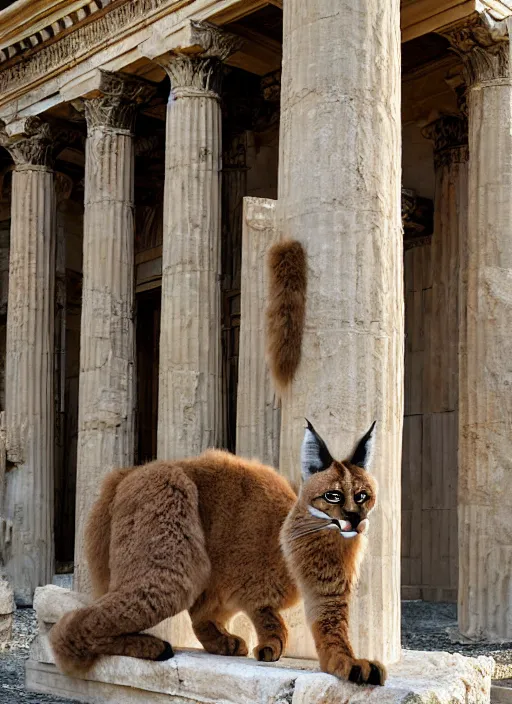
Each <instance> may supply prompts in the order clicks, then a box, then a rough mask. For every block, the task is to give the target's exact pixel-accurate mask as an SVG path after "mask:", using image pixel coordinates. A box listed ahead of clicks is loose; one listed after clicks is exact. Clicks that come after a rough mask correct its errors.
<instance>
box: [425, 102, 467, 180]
mask: <svg viewBox="0 0 512 704" xmlns="http://www.w3.org/2000/svg"><path fill="white" fill-rule="evenodd" d="M422 135H423V136H424V137H425V138H426V139H429V140H431V141H432V142H433V143H434V164H435V166H436V168H438V167H440V166H447V165H449V164H452V163H456V162H465V161H467V160H468V123H467V119H466V118H465V117H464V116H462V115H461V116H459V115H444V116H443V117H440V118H438V119H437V120H434V121H433V122H430V123H429V124H428V125H426V126H425V127H424V128H423V130H422Z"/></svg>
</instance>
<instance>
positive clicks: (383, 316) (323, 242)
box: [278, 0, 404, 663]
mask: <svg viewBox="0 0 512 704" xmlns="http://www.w3.org/2000/svg"><path fill="white" fill-rule="evenodd" d="M331 5H332V3H330V2H329V0H288V1H287V2H285V4H284V28H283V70H282V80H281V132H280V162H279V189H278V210H279V213H278V221H279V223H280V225H279V226H280V229H281V233H280V234H281V236H282V237H290V238H292V239H296V240H299V241H300V242H301V243H302V244H303V245H304V247H305V249H306V252H307V257H308V298H307V309H306V323H305V333H304V339H303V347H302V362H301V365H300V367H299V369H298V373H297V376H296V378H295V380H294V382H293V384H292V385H291V386H290V388H289V389H288V390H287V392H286V393H285V394H284V395H283V397H282V419H281V447H280V468H281V471H282V473H283V474H285V475H286V476H288V477H290V478H292V479H298V478H299V476H300V461H299V455H300V446H301V440H302V436H303V432H304V430H303V427H304V417H307V418H309V419H310V420H311V422H312V423H313V424H314V425H315V428H317V429H318V430H319V432H320V433H321V434H322V437H324V438H325V440H326V441H327V443H328V444H329V448H330V450H331V452H333V453H334V455H335V457H339V458H340V459H343V458H344V457H346V456H347V455H348V454H349V453H350V452H351V450H352V447H353V444H354V442H355V441H356V439H357V438H358V437H359V436H360V435H361V433H363V432H364V431H365V429H366V428H368V427H369V425H370V424H371V422H372V421H373V420H377V429H378V430H377V437H376V448H375V461H374V472H375V475H376V477H377V480H378V483H379V487H380V488H379V502H380V503H379V508H378V509H376V511H375V515H374V517H373V518H372V520H371V524H372V531H371V535H370V537H369V545H368V551H367V554H366V558H365V560H364V563H363V568H362V576H361V580H360V584H359V589H358V593H357V594H356V595H355V597H354V599H353V603H352V607H351V614H352V616H351V623H352V637H353V645H354V648H355V650H356V652H357V653H358V657H375V658H377V659H379V660H382V661H384V662H386V663H390V662H393V661H396V660H398V658H399V657H400V482H401V470H400V465H401V439H402V420H403V344H404V315H403V308H404V301H403V284H402V268H403V267H402V257H403V251H402V247H403V244H402V231H401V222H400V217H401V212H400V211H401V208H400V175H401V173H400V172H401V168H400V157H401V120H400V80H401V78H400V3H399V1H398V0H390V2H386V3H382V2H378V0H367V2H355V3H354V2H353V1H352V0H350V1H349V0H341V2H339V3H337V8H336V12H333V11H332V7H331ZM340 37H343V41H340ZM302 628H304V627H302Z"/></svg>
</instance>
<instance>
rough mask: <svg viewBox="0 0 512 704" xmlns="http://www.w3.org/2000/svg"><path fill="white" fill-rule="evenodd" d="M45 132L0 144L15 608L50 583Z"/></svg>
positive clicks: (50, 183) (24, 126)
mask: <svg viewBox="0 0 512 704" xmlns="http://www.w3.org/2000/svg"><path fill="white" fill-rule="evenodd" d="M52 142H53V138H52V134H51V130H50V127H49V126H48V124H47V123H46V122H43V121H42V120H40V119H39V118H29V119H26V120H23V121H20V122H19V123H17V124H15V125H12V126H11V127H7V128H6V129H5V131H4V132H3V133H2V135H1V143H2V145H3V146H5V147H6V148H7V149H8V150H9V151H10V153H11V156H12V158H13V160H14V163H15V169H14V172H13V176H12V179H13V180H12V207H11V237H10V260H9V299H8V301H9V302H8V310H7V350H6V379H5V386H6V389H5V396H6V399H5V432H6V449H7V461H8V463H10V464H8V469H9V471H7V473H6V477H5V482H6V484H5V498H4V506H3V516H4V519H5V520H6V521H7V524H8V526H9V532H10V535H9V537H8V538H7V540H6V544H5V546H4V551H5V554H4V565H5V567H4V569H5V573H6V576H7V577H8V579H9V580H10V581H11V583H12V585H13V587H14V593H15V598H16V601H17V603H18V604H21V605H30V604H31V603H32V598H33V596H34V590H35V588H36V587H37V586H41V585H44V584H47V583H48V582H51V581H52V577H53V568H54V540H53V486H54V484H53V482H54V477H53V469H54V468H53V461H54V401H53V398H54V397H53V394H54V377H53V363H54V358H53V351H54V336H53V331H54V278H55V212H56V210H55V187H54V174H53V171H52V154H53V143H52Z"/></svg>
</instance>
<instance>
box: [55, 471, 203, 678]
mask: <svg viewBox="0 0 512 704" xmlns="http://www.w3.org/2000/svg"><path fill="white" fill-rule="evenodd" d="M164 470H166V471H164ZM111 535H112V537H111V544H110V551H111V552H110V568H111V579H110V588H109V592H108V593H107V594H105V596H103V597H101V598H100V599H98V600H97V601H96V602H94V603H93V604H91V606H89V607H87V608H85V609H80V610H79V611H75V612H72V613H70V614H66V616H64V618H63V619H61V620H60V621H59V622H58V623H57V624H56V625H55V626H54V628H53V629H52V631H51V633H50V639H51V642H52V646H53V649H54V653H55V656H56V660H57V664H58V665H59V666H60V668H61V669H62V670H63V671H64V672H67V673H72V674H83V673H84V672H86V671H87V669H89V667H90V666H91V665H92V664H93V662H94V660H95V659H96V657H97V656H98V655H128V656H131V657H138V658H146V659H149V660H162V659H167V658H168V657H172V655H173V652H172V648H171V646H170V645H169V644H168V643H165V642H164V641H162V640H160V639H159V638H155V637H154V636H150V635H146V634H141V633H140V631H145V630H147V629H148V628H151V627H153V626H156V625H157V624H158V623H160V622H161V621H163V620H164V619H165V618H168V617H170V616H174V615H175V614H177V613H179V612H180V611H183V610H185V609H188V608H189V607H190V606H191V605H192V604H193V602H194V601H195V600H196V599H197V596H198V595H199V594H200V593H201V592H202V591H203V590H204V588H205V584H206V582H207V580H208V577H209V574H210V562H209V560H208V556H207V554H206V549H205V542H204V534H203V530H202V526H201V522H200V519H199V512H198V503H197V490H196V487H195V485H194V484H193V482H191V481H190V480H189V479H188V477H186V475H184V474H183V473H182V472H181V471H180V470H179V469H178V470H174V471H173V472H172V473H170V472H169V469H168V468H166V467H165V466H162V468H161V469H160V468H159V467H158V466H157V468H156V469H155V468H154V467H153V469H152V471H151V472H148V473H147V474H145V472H140V473H134V475H133V476H128V477H127V478H126V479H125V480H124V481H123V483H122V484H121V485H120V486H119V488H118V492H117V494H116V501H115V504H114V506H113V509H112V528H111Z"/></svg>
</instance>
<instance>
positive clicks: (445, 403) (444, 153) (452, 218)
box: [412, 115, 469, 601]
mask: <svg viewBox="0 0 512 704" xmlns="http://www.w3.org/2000/svg"><path fill="white" fill-rule="evenodd" d="M423 136H424V137H426V138H427V139H430V140H431V141H432V142H433V146H434V167H435V174H436V187H435V202H434V233H433V236H432V246H431V258H430V266H431V275H430V281H431V290H430V293H429V295H430V312H431V314H430V324H429V327H428V332H427V334H426V335H425V362H424V370H423V372H424V373H423V400H424V416H423V419H422V437H423V447H422V453H421V454H422V460H421V467H422V469H421V474H422V478H420V481H422V483H423V491H422V496H421V497H414V500H415V501H418V500H419V501H421V507H422V516H423V525H422V526H421V527H418V526H413V527H412V529H413V530H416V531H418V530H419V531H420V532H421V535H422V574H423V577H422V584H423V585H424V587H423V590H422V593H423V598H424V599H427V600H432V601H444V600H446V599H447V597H449V598H450V600H453V599H454V598H456V596H455V595H456V593H457V584H458V550H457V505H456V502H454V500H453V497H454V495H456V491H457V481H458V479H457V476H458V471H457V463H458V459H457V440H458V406H459V403H458V401H459V285H460V264H461V246H460V243H461V241H464V240H465V238H466V234H467V218H468V212H467V192H468V156H469V155H468V132H467V119H466V118H465V116H463V115H445V116H443V117H441V118H439V119H437V120H435V121H434V122H431V123H430V124H429V125H427V126H426V127H425V128H424V129H423ZM452 595H453V596H452Z"/></svg>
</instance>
